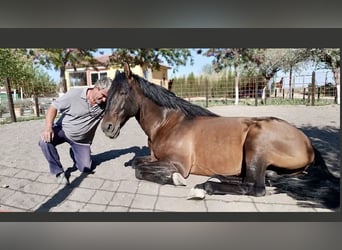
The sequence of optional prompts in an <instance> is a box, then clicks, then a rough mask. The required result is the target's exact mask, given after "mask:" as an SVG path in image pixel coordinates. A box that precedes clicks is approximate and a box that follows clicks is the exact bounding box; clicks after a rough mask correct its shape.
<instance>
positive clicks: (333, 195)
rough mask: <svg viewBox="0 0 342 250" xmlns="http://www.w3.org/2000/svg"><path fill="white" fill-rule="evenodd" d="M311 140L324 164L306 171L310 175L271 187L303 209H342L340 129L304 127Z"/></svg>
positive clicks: (280, 180)
mask: <svg viewBox="0 0 342 250" xmlns="http://www.w3.org/2000/svg"><path fill="white" fill-rule="evenodd" d="M301 130H302V131H303V132H304V133H305V134H306V135H308V136H309V137H310V139H311V140H312V144H313V145H314V147H315V148H316V149H317V150H318V151H319V152H320V154H321V156H322V158H323V161H322V162H319V160H318V164H315V165H313V166H311V167H309V168H308V169H307V171H306V172H307V174H305V175H300V176H297V177H281V178H280V179H279V180H277V181H276V182H275V183H272V186H273V187H275V188H276V192H279V193H286V194H288V195H289V196H291V197H293V198H295V199H296V200H298V205H299V206H303V207H317V208H328V209H332V210H334V211H338V210H339V207H340V130H339V129H337V128H334V127H324V128H316V127H302V128H301Z"/></svg>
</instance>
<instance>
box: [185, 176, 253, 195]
mask: <svg viewBox="0 0 342 250" xmlns="http://www.w3.org/2000/svg"><path fill="white" fill-rule="evenodd" d="M248 193H249V188H248V186H246V185H245V184H244V183H242V182H240V181H237V180H236V179H234V181H233V182H214V181H210V180H209V181H206V182H204V183H201V184H197V185H196V186H195V187H193V188H192V189H191V190H190V194H189V196H188V199H204V197H205V195H206V194H209V195H213V194H220V195H223V194H233V195H245V194H248Z"/></svg>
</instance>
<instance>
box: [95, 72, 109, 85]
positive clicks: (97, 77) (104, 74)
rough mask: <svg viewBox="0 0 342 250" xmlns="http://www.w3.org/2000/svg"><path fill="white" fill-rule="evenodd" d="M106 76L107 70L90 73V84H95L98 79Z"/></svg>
mask: <svg viewBox="0 0 342 250" xmlns="http://www.w3.org/2000/svg"><path fill="white" fill-rule="evenodd" d="M104 77H107V72H94V73H91V84H95V82H96V81H97V80H99V79H102V78H104Z"/></svg>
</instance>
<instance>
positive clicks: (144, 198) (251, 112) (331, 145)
mask: <svg viewBox="0 0 342 250" xmlns="http://www.w3.org/2000/svg"><path fill="white" fill-rule="evenodd" d="M339 108H340V107H339V106H338V105H332V106H323V107H306V106H297V107H295V106H292V107H291V106H284V107H283V106H262V107H248V106H243V107H235V106H218V107H213V108H210V109H211V110H212V111H214V112H216V113H218V114H221V115H225V116H264V115H273V116H277V117H280V118H284V119H286V120H288V121H289V122H291V123H293V124H295V125H297V126H298V127H301V128H304V131H306V132H307V133H308V135H309V136H310V137H311V139H312V140H313V143H314V144H315V143H316V144H317V145H319V146H321V147H323V146H324V147H323V148H324V150H325V151H326V152H324V155H325V156H326V161H327V163H328V166H329V169H330V171H331V172H332V173H334V175H335V176H338V177H339V176H340V162H339V159H340V150H339V149H340V145H339V143H340V140H339V135H340V117H339V115H340V109H339ZM43 126H44V121H43V120H35V121H27V122H20V123H15V124H6V125H0V139H1V142H0V152H1V157H0V210H1V211H9V212H47V211H49V212H331V211H336V210H335V209H331V208H329V207H325V206H324V204H321V203H319V202H316V201H315V199H302V198H303V197H302V198H301V199H296V198H294V197H293V196H291V195H289V194H288V193H287V192H286V190H285V192H280V193H278V192H276V189H275V187H267V195H266V196H265V197H251V196H240V195H211V196H209V195H207V196H206V198H205V199H204V200H188V199H187V196H188V194H189V192H190V189H191V188H192V187H193V186H194V185H195V184H197V183H201V182H203V181H205V180H207V179H208V178H207V177H203V176H196V175H191V176H190V177H189V178H188V179H187V185H186V186H180V187H179V186H178V187H176V186H171V185H159V184H156V183H151V182H147V181H141V180H138V179H136V178H135V176H134V170H133V169H132V168H131V166H130V163H131V161H132V159H133V158H134V157H135V156H139V155H144V154H146V153H147V152H148V149H147V148H146V143H147V138H146V136H145V134H144V133H143V131H142V130H141V128H140V127H139V125H138V124H137V122H136V121H135V120H134V119H131V120H129V121H128V123H127V124H126V125H125V127H124V128H123V129H122V131H121V134H120V136H119V137H118V138H117V139H115V140H111V139H109V138H107V137H105V135H104V134H103V133H102V131H100V130H98V131H97V133H96V136H95V140H94V143H93V145H92V155H93V159H94V161H95V162H97V163H98V165H97V166H96V169H95V171H94V173H93V174H81V173H80V172H79V171H74V172H71V177H70V182H71V185H70V186H68V187H60V186H58V185H57V184H56V183H55V179H54V178H53V177H52V176H51V175H50V174H49V172H48V166H47V163H46V161H45V159H44V158H43V155H42V153H41V152H40V148H39V146H38V139H39V134H40V131H41V130H42V129H43ZM58 150H59V153H60V156H61V161H62V163H63V164H64V167H65V169H68V168H71V167H72V162H71V159H70V157H69V146H68V145H67V144H63V145H60V146H58ZM304 198H305V197H304Z"/></svg>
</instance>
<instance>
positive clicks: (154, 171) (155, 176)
mask: <svg viewBox="0 0 342 250" xmlns="http://www.w3.org/2000/svg"><path fill="white" fill-rule="evenodd" d="M135 176H136V178H138V179H140V180H147V181H151V182H156V183H159V184H171V185H177V186H179V185H185V179H184V178H183V176H182V175H181V174H180V173H179V171H178V169H177V167H176V165H175V164H173V163H171V162H165V161H151V162H141V163H140V164H137V165H136V166H135Z"/></svg>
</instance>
